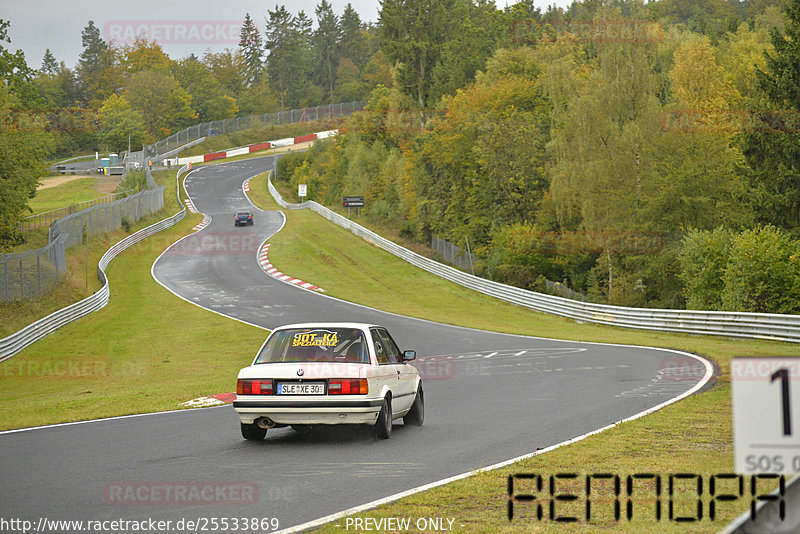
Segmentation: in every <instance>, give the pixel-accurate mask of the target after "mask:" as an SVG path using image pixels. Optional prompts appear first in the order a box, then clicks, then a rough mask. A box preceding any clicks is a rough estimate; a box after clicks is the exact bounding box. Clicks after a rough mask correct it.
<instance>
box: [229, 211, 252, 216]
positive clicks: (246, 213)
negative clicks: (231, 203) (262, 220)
mask: <svg viewBox="0 0 800 534" xmlns="http://www.w3.org/2000/svg"><path fill="white" fill-rule="evenodd" d="M249 215H250V214H249V213H248V212H246V211H240V212H239V217H248V216H249ZM229 217H230V215H229Z"/></svg>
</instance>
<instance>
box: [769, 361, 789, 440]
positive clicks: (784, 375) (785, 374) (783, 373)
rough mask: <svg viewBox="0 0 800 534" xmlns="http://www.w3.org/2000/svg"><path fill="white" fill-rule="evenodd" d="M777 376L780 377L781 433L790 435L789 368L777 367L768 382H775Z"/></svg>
mask: <svg viewBox="0 0 800 534" xmlns="http://www.w3.org/2000/svg"><path fill="white" fill-rule="evenodd" d="M779 378H780V379H781V397H782V400H783V435H784V436H791V435H792V413H791V408H790V406H789V403H790V402H791V397H790V396H789V370H788V369H786V368H782V369H778V370H777V371H775V372H774V373H772V378H771V379H770V382H775V380H777V379H779Z"/></svg>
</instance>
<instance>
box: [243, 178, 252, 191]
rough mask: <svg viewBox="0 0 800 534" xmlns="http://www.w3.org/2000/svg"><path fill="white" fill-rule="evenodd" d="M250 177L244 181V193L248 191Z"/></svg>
mask: <svg viewBox="0 0 800 534" xmlns="http://www.w3.org/2000/svg"><path fill="white" fill-rule="evenodd" d="M252 179H253V178H252V177H251V178H248V179H247V180H245V181H244V192H245V193H249V192H250V180H252Z"/></svg>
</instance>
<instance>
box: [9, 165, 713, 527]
mask: <svg viewBox="0 0 800 534" xmlns="http://www.w3.org/2000/svg"><path fill="white" fill-rule="evenodd" d="M275 162H276V160H275V157H274V156H267V157H261V158H255V159H249V160H242V161H236V162H232V163H226V164H220V165H212V166H206V167H201V168H199V169H196V170H194V171H192V172H191V173H189V175H188V176H187V177H186V178H185V181H184V184H185V189H186V192H187V194H188V195H189V196H190V197H191V200H192V203H193V205H194V206H195V207H196V209H197V210H198V211H199V212H201V213H203V214H204V215H205V216H206V218H207V220H208V224H207V225H206V226H205V227H203V228H202V229H200V230H198V231H196V232H193V233H191V234H190V235H188V236H186V237H184V238H182V239H181V240H179V241H178V242H176V243H174V244H173V245H172V246H171V247H169V248H168V249H167V250H166V251H165V252H164V253H163V254H162V255H161V256H160V257H159V258H158V259H157V260H156V262H155V263H154V264H153V266H152V275H153V277H154V278H155V279H156V281H157V282H158V283H160V284H161V285H162V286H164V288H166V290H168V291H170V292H172V293H174V294H175V295H176V296H177V297H179V298H181V299H184V300H186V301H189V302H191V303H193V304H196V305H198V306H201V307H203V308H205V309H208V310H210V311H213V312H216V313H219V314H222V315H225V316H228V317H231V318H232V319H234V320H238V321H243V322H246V323H248V324H252V325H256V326H259V327H262V328H264V329H265V332H264V335H265V337H266V335H267V332H266V330H268V329H272V328H274V327H276V326H279V325H283V324H288V323H295V322H315V321H348V322H365V323H375V324H380V325H383V326H385V327H387V328H388V330H389V331H390V332H391V333H392V335H393V337H394V338H395V340H396V341H397V342H398V344H399V346H400V348H401V350H403V349H414V350H416V351H417V354H418V359H419V362H418V363H417V364H416V365H417V366H418V367H420V372H421V374H422V376H423V379H424V384H425V396H426V417H425V424H424V426H422V427H408V428H405V427H404V426H403V424H402V422H401V421H396V422H395V427H394V432H393V435H392V437H391V439H389V440H382V441H378V440H376V439H375V438H374V436H373V434H372V432H370V431H369V429H366V428H350V427H341V428H338V427H337V428H332V429H330V430H326V431H320V432H312V433H309V434H300V433H298V432H295V431H294V430H292V429H291V428H280V429H271V430H270V431H269V432H268V433H267V436H266V439H265V440H264V441H263V442H261V443H256V442H249V441H245V440H243V439H242V438H241V436H240V433H239V420H238V418H237V416H236V414H235V413H234V411H233V408H232V407H231V405H229V404H228V405H225V406H220V407H214V408H201V409H193V410H178V411H172V412H164V413H157V414H147V415H142V416H128V417H119V418H111V419H105V420H98V421H89V422H82V423H76V424H64V425H53V426H50V427H41V428H37V429H31V430H22V431H9V432H3V433H0V451H2V455H3V461H2V466H0V473H2V480H3V481H4V483H3V485H2V489H0V502H2V504H0V512H2V515H4V516H9V515H11V511H13V515H14V516H18V517H40V516H46V517H47V518H48V519H59V518H61V519H85V520H90V519H91V520H112V519H119V518H124V519H130V520H142V519H145V518H154V519H157V520H164V521H167V520H169V521H173V524H175V523H174V522H175V521H178V520H180V519H186V518H195V519H197V518H203V517H206V518H207V517H214V516H216V517H231V518H232V517H239V518H264V519H273V518H274V519H277V521H278V522H279V524H280V527H281V528H288V527H293V526H298V525H303V524H305V523H307V522H310V521H314V520H316V519H319V518H322V517H325V516H328V515H330V514H336V513H337V512H341V511H343V510H348V509H351V508H354V507H358V506H360V505H363V504H365V503H369V502H372V501H375V500H376V499H381V498H384V497H389V496H392V495H395V494H400V493H402V492H407V491H409V490H413V489H414V488H418V487H420V486H424V485H427V484H433V483H436V482H437V481H442V480H445V479H449V478H451V477H455V476H458V475H461V474H464V473H468V472H470V471H473V470H476V469H479V468H482V467H486V466H491V465H495V464H498V463H502V462H505V461H507V460H509V459H513V458H518V457H520V456H524V455H526V454H530V453H532V452H535V451H537V450H539V449H545V448H548V447H552V446H554V445H557V444H559V443H563V442H565V441H568V440H572V439H575V438H578V437H580V436H584V435H586V434H588V433H591V432H593V431H596V430H598V429H601V428H603V427H606V426H608V425H610V424H613V423H615V422H618V421H621V420H625V419H628V418H632V417H636V416H638V415H641V414H644V413H647V412H649V411H652V410H654V409H657V408H658V407H661V406H663V405H665V404H668V403H671V402H674V401H676V400H678V399H680V398H683V397H684V396H686V395H689V394H691V393H694V392H696V391H698V390H699V389H700V388H702V387H703V386H704V385H705V384H706V383H707V382H708V381H709V380H710V379H711V377H712V375H713V369H712V366H711V364H710V363H709V362H707V361H706V360H704V359H701V358H699V357H697V356H694V355H691V354H688V353H682V352H678V351H673V350H667V349H654V348H653V349H651V348H643V347H634V346H623V345H608V344H599V343H579V342H573V341H559V340H554V339H546V338H535V337H525V336H518V335H509V334H500V333H494V332H487V331H481V330H473V329H468V328H462V327H458V326H452V325H445V324H440V323H435V322H431V321H426V320H421V319H415V318H411V317H405V316H400V315H396V314H392V313H387V312H383V311H380V310H376V309H373V308H368V307H365V306H361V305H358V304H353V303H349V302H346V301H343V300H339V299H335V298H332V297H329V296H327V295H325V294H324V293H321V292H318V291H311V290H307V289H304V288H302V287H298V285H296V284H291V283H287V282H286V281H282V280H280V279H277V278H274V277H272V276H269V275H268V274H267V273H265V272H264V270H263V269H262V266H261V265H260V263H259V256H260V251H261V250H262V246H263V245H264V243H266V242H268V241H269V239H270V238H271V236H273V235H274V234H276V233H277V232H279V231H280V230H281V228H282V227H283V225H284V224H285V217H284V215H283V214H282V213H281V212H279V211H262V210H259V209H258V208H256V207H255V206H253V205H252V204H251V203H250V201H249V199H248V198H247V196H246V194H245V192H244V191H243V187H242V184H243V183H244V181H245V180H247V179H248V178H251V177H253V176H255V175H258V174H260V173H263V172H265V171H267V170H271V169H273V168H274V166H275ZM242 208H248V209H250V210H252V211H253V212H254V224H253V226H245V227H234V225H233V217H234V214H235V212H236V211H237V210H239V209H242ZM320 224H329V223H328V222H326V221H324V220H323V219H321V218H320ZM365 246H369V245H366V244H365ZM278 267H280V266H278ZM359 268H361V269H369V268H370V266H369V265H363V266H360V267H359ZM413 268H414V267H411V266H409V269H413ZM286 274H288V275H292V273H291V272H289V273H286ZM343 276H346V273H343ZM309 282H311V283H314V282H315V281H314V280H309ZM326 289H327V288H326ZM112 298H113V297H112ZM480 312H481V311H480V310H479V309H476V310H475V313H480ZM531 313H533V312H531ZM257 349H258V347H257V346H254V347H253V352H252V354H248V355H243V358H244V359H243V361H244V362H245V363H243V366H244V365H246V364H247V363H249V359H250V358H252V356H253V355H254V354H255V351H256V350H257ZM176 350H180V349H179V348H177V347H176ZM202 364H203V362H202V361H199V362H197V365H198V366H202ZM676 368H691V369H698V368H699V369H701V372H699V373H691V374H690V375H689V376H687V375H686V374H682V375H681V376H680V377H679V379H675V377H672V376H670V375H669V371H670V370H672V369H676ZM235 383H236V376H235V375H232V376H231V377H230V384H231V388H230V390H231V391H232V390H233V388H234V387H235ZM219 393H224V392H219ZM11 481H13V482H14V483H13V484H12V483H11ZM137 484H138V486H137ZM193 484H194V485H199V487H200V488H201V489H204V488H206V487H211V486H215V487H216V491H221V492H222V494H221V495H222V496H218V498H215V499H212V502H207V501H203V502H199V501H192V500H186V499H184V500H180V499H177V500H175V498H174V495H173V501H171V502H165V503H163V504H161V505H154V504H152V503H144V504H143V503H141V502H138V501H134V502H130V501H125V500H124V499H123V498H122V497H121V496H122V495H123V492H124V491H130V489H129V488H130V487H134V488H138V487H150V488H153V487H156V486H159V485H161V486H164V487H168V488H172V489H173V490H174V489H175V488H183V490H181V491H184V490H187V488H188V490H187V491H191V490H192V485H193ZM204 484H205V486H203V485H204ZM148 485H149V486H148ZM225 491H228V494H227V495H226V494H225ZM115 492H117V493H115ZM234 494H235V496H236V497H237V498H234ZM115 499H116V500H115Z"/></svg>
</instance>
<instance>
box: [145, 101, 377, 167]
mask: <svg viewBox="0 0 800 534" xmlns="http://www.w3.org/2000/svg"><path fill="white" fill-rule="evenodd" d="M362 109H364V103H363V102H343V103H340V104H328V105H326V106H315V107H311V108H301V109H290V110H286V111H276V112H275V113H263V114H260V115H249V116H247V117H234V118H231V119H221V120H216V121H210V122H203V123H200V124H195V125H194V126H189V127H188V128H185V129H183V130H181V131H179V132H177V133H174V134H172V135H170V136H169V137H167V138H166V139H162V140H161V141H158V142H157V143H154V144H152V145H147V146H146V147H145V149H144V157H145V158H155V157H156V156H160V155H163V154H165V153H167V152H170V151H171V150H174V149H176V148H178V147H180V146H183V145H185V144H187V143H191V142H192V141H195V140H197V139H200V138H201V137H213V136H215V135H223V134H228V133H233V132H238V131H240V130H251V129H253V128H257V127H262V126H272V125H279V124H290V123H294V122H308V121H316V120H320V119H325V118H334V117H342V116H346V115H351V114H353V113H355V112H356V111H361V110H362Z"/></svg>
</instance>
